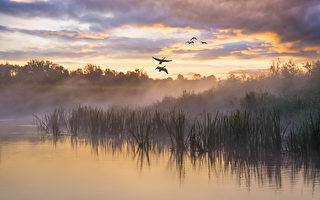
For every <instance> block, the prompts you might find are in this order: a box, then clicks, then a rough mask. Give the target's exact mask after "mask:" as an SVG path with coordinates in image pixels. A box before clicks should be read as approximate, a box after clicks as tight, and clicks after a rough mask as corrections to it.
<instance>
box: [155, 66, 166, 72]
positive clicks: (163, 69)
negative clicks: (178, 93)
mask: <svg viewBox="0 0 320 200" xmlns="http://www.w3.org/2000/svg"><path fill="white" fill-rule="evenodd" d="M165 67H166V66H164V67H160V66H158V67H156V70H159V72H161V71H164V72H166V73H167V74H168V70H167V69H166V68H165Z"/></svg>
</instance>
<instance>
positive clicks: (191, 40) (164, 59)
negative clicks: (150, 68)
mask: <svg viewBox="0 0 320 200" xmlns="http://www.w3.org/2000/svg"><path fill="white" fill-rule="evenodd" d="M195 41H198V38H196V37H192V38H191V39H190V40H188V41H187V42H186V43H187V44H189V45H190V44H194V43H195ZM200 42H201V44H208V43H207V42H205V41H200ZM152 58H153V59H154V60H156V61H158V62H159V65H161V64H162V63H164V62H171V61H172V60H166V57H164V58H162V59H161V58H156V57H152ZM156 70H159V72H161V71H164V72H166V73H167V74H169V73H168V70H167V68H166V65H165V66H163V67H162V66H157V67H156Z"/></svg>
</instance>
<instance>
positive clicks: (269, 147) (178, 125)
mask: <svg viewBox="0 0 320 200" xmlns="http://www.w3.org/2000/svg"><path fill="white" fill-rule="evenodd" d="M35 118H36V122H37V126H38V128H39V130H40V131H42V132H45V133H47V134H53V135H55V136H59V135H61V133H62V132H64V131H65V132H68V133H69V134H70V135H72V136H75V137H77V136H85V137H90V138H92V139H93V140H94V141H96V142H99V140H101V141H102V144H103V143H104V141H106V140H108V139H120V140H128V141H133V142H134V143H135V144H137V146H138V147H140V148H144V149H150V148H152V147H153V146H155V145H167V143H168V142H169V144H170V146H171V148H172V149H175V150H178V151H185V150H190V151H191V152H193V153H200V154H201V153H204V152H210V151H215V150H219V149H220V150H222V149H224V150H227V151H230V150H232V151H236V150H244V151H249V152H254V151H274V152H282V151H292V152H314V151H316V152H319V151H320V133H319V132H320V131H319V130H320V112H318V113H317V115H315V114H312V113H310V115H309V118H308V119H305V120H304V121H302V122H295V121H293V122H291V124H290V127H289V129H287V128H288V125H286V121H284V120H283V119H282V116H281V114H280V111H279V110H277V109H274V110H269V109H267V110H263V109H262V110H255V111H247V110H236V111H231V112H228V113H223V112H218V113H210V112H206V113H203V114H201V115H199V116H196V117H194V116H193V115H192V114H189V113H186V112H184V111H183V110H177V109H171V110H168V111H160V110H153V109H150V108H135V109H130V108H121V107H111V108H109V109H107V110H102V109H98V108H93V107H90V106H78V107H76V108H74V109H72V110H71V111H65V110H64V109H63V108H57V109H54V110H53V112H51V113H49V114H46V115H44V117H43V118H40V117H38V116H35Z"/></svg>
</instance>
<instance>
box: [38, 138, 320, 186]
mask: <svg viewBox="0 0 320 200" xmlns="http://www.w3.org/2000/svg"><path fill="white" fill-rule="evenodd" d="M43 141H50V142H52V144H53V146H55V147H56V146H58V145H59V144H69V145H71V146H72V148H73V149H74V150H75V151H77V149H78V148H81V147H83V146H90V148H91V149H92V152H93V153H94V155H95V156H103V153H110V152H112V155H113V156H119V155H121V156H123V157H131V158H133V159H134V160H135V161H136V163H137V167H138V169H139V171H140V172H142V171H143V169H144V168H145V167H151V168H152V165H153V163H154V161H156V160H157V159H158V158H160V157H161V158H165V159H167V162H168V165H167V166H168V167H167V169H168V170H170V171H173V172H174V173H176V174H177V177H178V178H179V181H180V183H183V181H184V179H185V178H186V176H187V171H188V170H194V171H200V172H201V171H203V172H207V174H208V179H209V180H215V181H222V180H224V179H232V180H235V181H236V183H237V184H238V185H239V186H246V187H247V188H248V189H250V187H252V185H255V184H257V185H258V186H266V185H267V186H271V187H272V188H276V189H281V188H282V186H283V184H284V183H283V176H288V175H289V177H290V182H291V184H292V185H294V184H295V182H296V181H297V179H299V178H301V177H303V182H304V184H307V185H312V187H313V188H314V190H315V189H317V188H319V186H320V182H319V180H320V158H319V156H318V155H309V154H308V155H303V154H289V153H287V154H276V153H270V152H255V153H254V152H250V151H245V150H237V149H234V150H232V151H231V150H230V149H229V150H226V149H221V150H214V151H208V152H202V153H199V152H195V151H191V150H190V149H184V150H181V149H178V148H172V147H171V146H170V145H169V144H167V145H164V144H163V145H159V144H157V143H152V142H151V143H150V144H149V145H148V146H147V147H146V146H141V145H139V144H137V143H136V142H135V140H130V139H127V140H124V139H123V138H115V137H112V138H107V137H103V138H101V137H79V136H60V137H59V138H55V137H46V139H45V140H43ZM189 166H191V169H190V167H189Z"/></svg>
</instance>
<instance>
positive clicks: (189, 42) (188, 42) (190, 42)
mask: <svg viewBox="0 0 320 200" xmlns="http://www.w3.org/2000/svg"><path fill="white" fill-rule="evenodd" d="M186 43H187V44H193V43H194V41H192V40H191V41H187V42H186Z"/></svg>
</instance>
